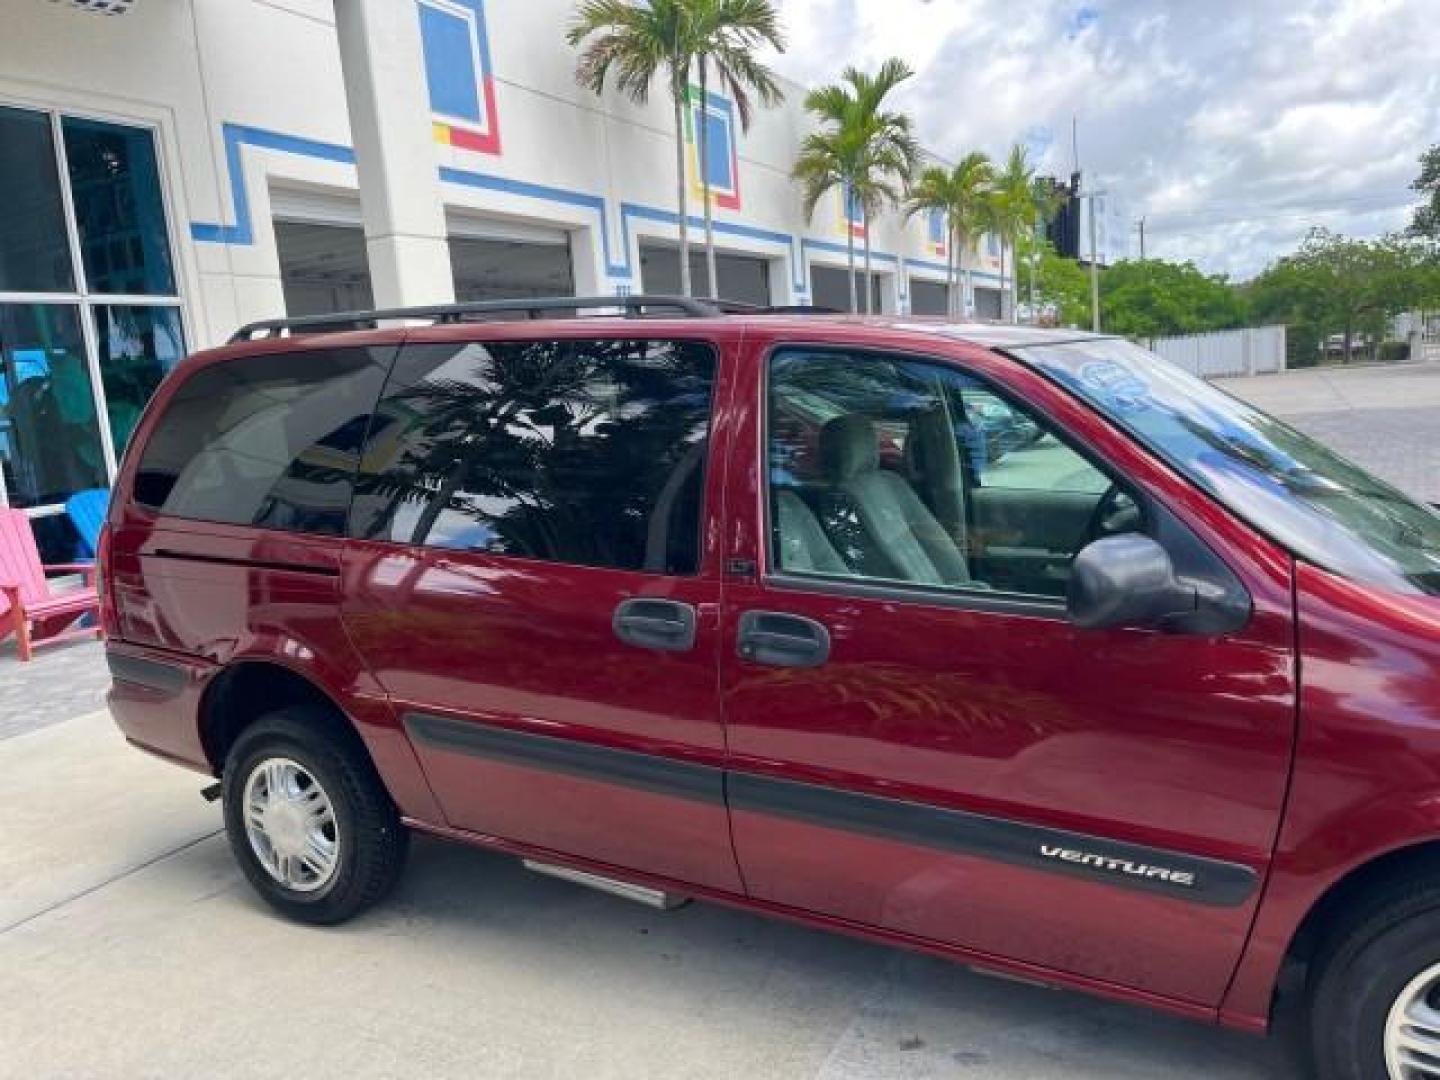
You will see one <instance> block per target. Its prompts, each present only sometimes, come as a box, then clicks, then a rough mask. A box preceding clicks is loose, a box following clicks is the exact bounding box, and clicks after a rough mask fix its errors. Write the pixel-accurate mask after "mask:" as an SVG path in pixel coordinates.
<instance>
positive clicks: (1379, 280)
mask: <svg viewBox="0 0 1440 1080" xmlns="http://www.w3.org/2000/svg"><path fill="white" fill-rule="evenodd" d="M1433 260H1434V252H1433V249H1431V248H1429V247H1427V245H1425V244H1424V243H1422V242H1419V241H1416V240H1414V239H1411V238H1407V237H1404V236H1393V235H1392V236H1385V237H1382V238H1380V239H1379V240H1355V239H1352V238H1350V237H1346V236H1341V235H1339V234H1338V233H1333V232H1330V231H1329V230H1328V229H1312V230H1311V231H1310V234H1309V235H1308V236H1307V237H1306V238H1305V241H1304V243H1302V244H1301V245H1300V248H1299V250H1297V251H1296V252H1295V253H1293V254H1291V255H1287V256H1285V257H1284V258H1281V259H1279V260H1277V261H1276V262H1275V263H1274V264H1272V265H1271V266H1269V267H1267V268H1266V270H1265V272H1264V273H1263V274H1261V275H1260V276H1259V277H1258V278H1256V279H1255V280H1254V281H1253V282H1251V284H1250V286H1249V289H1248V293H1249V296H1250V301H1251V305H1252V307H1253V309H1254V311H1255V313H1256V315H1257V316H1258V317H1260V318H1263V319H1279V320H1283V321H1284V322H1285V323H1286V324H1287V325H1288V326H1289V327H1290V333H1291V337H1292V338H1293V339H1294V347H1293V349H1292V357H1293V358H1294V360H1295V361H1296V362H1297V363H1301V364H1305V363H1315V362H1318V361H1319V359H1320V356H1321V349H1322V347H1323V346H1324V343H1325V341H1326V339H1327V338H1328V337H1329V336H1330V335H1332V334H1338V335H1340V338H1341V362H1342V363H1346V362H1348V361H1349V360H1350V358H1351V356H1352V355H1353V353H1354V351H1355V350H1354V344H1355V341H1356V337H1357V335H1364V336H1365V337H1366V338H1367V339H1368V341H1369V343H1370V349H1371V354H1372V356H1373V355H1377V354H1378V350H1379V343H1380V341H1381V339H1382V338H1383V337H1384V335H1385V333H1386V332H1387V330H1388V327H1389V323H1390V321H1391V320H1392V319H1393V318H1394V317H1395V316H1396V315H1398V314H1400V313H1401V312H1403V311H1408V310H1411V309H1413V308H1416V307H1421V306H1423V305H1424V304H1425V303H1426V302H1427V299H1429V298H1431V297H1433V296H1434V295H1435V292H1434V288H1435V287H1434V284H1433V282H1434V277H1433V274H1434V271H1433V265H1434V262H1433Z"/></svg>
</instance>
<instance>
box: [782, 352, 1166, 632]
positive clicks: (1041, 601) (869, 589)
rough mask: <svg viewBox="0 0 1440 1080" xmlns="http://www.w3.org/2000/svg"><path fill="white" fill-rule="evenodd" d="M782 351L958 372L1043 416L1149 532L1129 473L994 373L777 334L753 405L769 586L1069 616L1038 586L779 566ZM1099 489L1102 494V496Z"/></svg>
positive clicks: (943, 359)
mask: <svg viewBox="0 0 1440 1080" xmlns="http://www.w3.org/2000/svg"><path fill="white" fill-rule="evenodd" d="M787 352H811V353H833V354H836V355H843V356H849V357H852V358H855V357H869V358H874V359H878V360H883V361H889V362H895V361H899V362H902V363H919V364H927V365H930V366H932V367H938V368H942V369H945V370H948V371H952V372H955V373H957V374H960V375H963V376H964V377H965V378H968V379H971V380H973V381H974V382H976V383H977V384H979V385H980V386H981V387H982V388H983V389H985V390H988V391H990V392H991V393H993V394H994V395H995V396H996V397H998V398H999V399H1000V400H1001V401H1003V402H1005V403H1006V404H1007V405H1010V406H1011V407H1012V408H1019V409H1021V410H1022V411H1023V412H1025V413H1028V414H1030V415H1032V416H1034V417H1036V418H1037V419H1039V420H1041V421H1043V423H1044V425H1045V427H1046V430H1047V432H1048V433H1049V434H1050V435H1051V436H1053V437H1054V438H1056V439H1058V440H1059V441H1060V442H1061V443H1063V444H1064V445H1065V446H1066V447H1067V448H1068V449H1069V450H1071V451H1072V452H1073V453H1075V454H1076V455H1077V456H1079V457H1080V458H1081V459H1082V460H1084V461H1085V462H1087V463H1088V464H1089V465H1090V466H1091V467H1092V468H1094V469H1096V470H1097V471H1098V472H1099V473H1100V474H1101V475H1102V476H1104V477H1106V478H1108V479H1109V480H1110V483H1111V486H1112V487H1114V486H1116V485H1118V486H1119V487H1121V488H1122V489H1123V490H1124V491H1125V492H1126V493H1127V494H1128V495H1129V496H1130V497H1131V498H1132V499H1134V501H1135V504H1136V505H1137V506H1138V507H1139V509H1140V513H1141V515H1142V519H1141V529H1140V531H1141V532H1142V533H1145V534H1146V535H1149V534H1150V532H1151V531H1152V530H1153V528H1154V525H1155V514H1154V511H1153V510H1152V508H1151V501H1150V498H1149V496H1148V495H1146V494H1145V492H1144V491H1143V489H1141V488H1140V487H1139V486H1138V485H1137V484H1136V483H1135V482H1134V481H1133V480H1131V479H1129V478H1128V477H1125V476H1124V475H1123V474H1119V475H1117V474H1118V473H1119V470H1117V469H1116V468H1114V467H1113V466H1112V465H1110V464H1109V463H1108V462H1106V461H1105V460H1104V459H1103V458H1101V457H1100V455H1098V454H1097V453H1096V452H1095V451H1094V450H1093V449H1091V448H1090V447H1088V446H1086V445H1085V444H1083V443H1082V442H1081V441H1080V440H1079V439H1077V438H1076V437H1075V435H1074V434H1073V433H1072V432H1071V431H1070V430H1069V429H1067V428H1066V427H1065V426H1064V425H1063V424H1061V423H1060V422H1059V421H1057V420H1056V419H1055V418H1054V417H1053V416H1051V415H1050V413H1049V412H1047V411H1046V410H1045V409H1043V408H1041V407H1039V406H1038V405H1034V404H1032V403H1030V402H1028V401H1026V400H1025V399H1024V398H1022V397H1021V396H1020V395H1019V394H1017V393H1015V392H1014V391H1012V390H1011V389H1010V388H1009V387H1006V386H1004V385H1002V384H1000V383H999V382H997V381H996V380H995V379H993V378H991V377H989V376H986V375H983V374H981V373H979V372H977V371H976V370H975V369H974V368H973V367H971V366H970V365H967V364H965V363H964V362H963V361H960V360H956V359H954V358H952V357H949V356H943V355H940V354H937V353H928V352H923V351H910V350H907V349H893V348H886V347H884V346H879V347H877V346H873V345H845V344H837V343H835V342H833V341H821V342H810V341H806V340H803V339H800V340H794V341H777V342H774V343H773V344H772V345H770V347H769V348H767V349H766V351H765V353H764V355H763V357H762V358H761V363H760V378H759V379H758V380H757V382H758V384H759V385H758V390H757V396H758V408H759V410H760V415H759V423H758V424H757V425H756V427H757V429H758V431H759V445H758V448H757V456H756V459H755V460H756V465H757V467H758V468H759V469H760V472H761V476H760V484H759V491H760V505H759V507H758V520H759V523H760V533H761V545H760V548H761V550H760V554H761V569H760V575H759V579H760V583H761V584H762V585H763V586H765V587H767V588H774V589H779V590H784V591H794V592H818V593H824V594H828V595H832V596H853V597H856V598H858V599H870V600H889V601H896V602H899V603H906V604H924V605H926V606H930V607H950V608H958V609H961V610H965V611H978V612H984V613H990V614H1000V615H1027V616H1033V617H1036V618H1043V619H1049V620H1052V621H1057V622H1067V621H1068V616H1067V615H1066V605H1065V600H1064V598H1063V597H1053V596H1041V595H1038V594H1036V593H1017V592H1006V591H1003V590H1000V589H979V588H973V587H968V586H964V585H926V584H920V583H914V582H902V581H885V580H882V579H877V578H865V577H859V576H855V577H838V576H835V575H831V574H824V573H809V572H805V571H797V570H788V571H787V570H782V569H781V568H780V566H779V560H778V558H777V555H776V551H775V522H774V512H773V505H772V500H771V483H770V385H771V376H772V372H773V368H774V361H775V359H776V357H778V356H781V355H783V354H785V353H787ZM994 355H995V356H996V357H997V358H998V359H1006V357H1005V356H1004V354H1003V353H998V352H997V353H994ZM1108 491H1109V488H1107V489H1106V492H1102V493H1101V495H1100V498H1101V499H1103V498H1105V497H1106V494H1107V493H1108Z"/></svg>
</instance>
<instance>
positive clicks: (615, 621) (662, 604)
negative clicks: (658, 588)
mask: <svg viewBox="0 0 1440 1080" xmlns="http://www.w3.org/2000/svg"><path fill="white" fill-rule="evenodd" d="M610 625H611V626H612V627H613V628H614V630H615V636H616V637H618V638H619V639H620V640H621V641H623V642H625V644H626V645H634V646H635V647H636V648H640V649H659V650H660V651H662V652H686V651H688V650H689V649H692V648H694V647H695V608H694V606H693V605H691V604H682V603H681V602H680V601H678V600H653V599H650V598H648V597H642V598H637V599H634V600H622V601H621V602H620V604H619V606H617V607H616V608H615V615H614V617H613V618H612V619H611V620H610Z"/></svg>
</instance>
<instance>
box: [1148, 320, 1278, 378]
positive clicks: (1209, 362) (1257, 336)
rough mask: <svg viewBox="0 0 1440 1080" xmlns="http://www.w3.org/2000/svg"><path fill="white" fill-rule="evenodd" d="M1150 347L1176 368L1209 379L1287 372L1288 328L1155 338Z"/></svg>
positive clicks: (1255, 327) (1253, 327) (1257, 327)
mask: <svg viewBox="0 0 1440 1080" xmlns="http://www.w3.org/2000/svg"><path fill="white" fill-rule="evenodd" d="M1148 345H1149V347H1150V348H1151V349H1152V350H1153V351H1154V352H1156V353H1158V354H1159V355H1161V356H1163V357H1164V358H1165V359H1166V360H1169V361H1170V362H1171V363H1172V364H1175V365H1176V366H1178V367H1182V368H1184V369H1185V370H1186V371H1189V372H1192V373H1194V374H1196V375H1203V376H1205V377H1206V378H1215V377H1218V376H1222V375H1264V374H1267V373H1269V372H1274V371H1284V370H1285V327H1284V326H1252V327H1250V328H1248V329H1245V330H1220V331H1217V332H1216V333H1213V334H1189V335H1186V336H1185V337H1163V338H1153V339H1152V340H1151V341H1149V342H1148Z"/></svg>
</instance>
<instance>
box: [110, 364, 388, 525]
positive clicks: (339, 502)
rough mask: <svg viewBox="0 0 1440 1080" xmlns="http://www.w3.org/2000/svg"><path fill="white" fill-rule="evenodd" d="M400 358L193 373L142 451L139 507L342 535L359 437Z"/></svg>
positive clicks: (223, 366) (230, 367) (217, 367)
mask: <svg viewBox="0 0 1440 1080" xmlns="http://www.w3.org/2000/svg"><path fill="white" fill-rule="evenodd" d="M393 354H394V349H393V348H383V349H374V350H371V349H339V350H325V351H315V352H290V353H277V354H272V355H267V356H251V357H243V358H239V359H235V360H229V361H224V362H221V363H219V364H215V365H213V366H211V367H208V368H205V369H204V370H202V371H198V372H196V373H195V374H194V375H193V376H191V377H190V378H189V379H187V380H186V381H185V383H184V385H182V386H181V387H180V389H179V390H177V391H176V392H175V396H174V397H172V398H171V399H170V403H169V405H168V406H167V407H166V409H165V413H164V415H163V416H162V417H161V418H160V421H159V423H158V424H157V425H156V427H155V430H154V432H153V433H152V434H151V436H150V439H149V441H148V442H147V443H146V444H145V450H144V453H143V454H142V455H141V458H140V465H139V469H138V472H137V473H136V477H135V501H136V502H138V503H139V504H141V505H142V506H148V507H151V508H153V509H155V510H158V511H160V512H161V513H164V514H172V515H175V516H177V517H185V518H196V519H199V520H202V521H216V522H224V523H229V524H235V525H258V526H262V527H265V528H270V529H287V530H293V531H300V532H312V533H322V534H326V535H341V534H343V533H344V531H345V514H346V511H347V510H348V509H349V506H350V496H351V493H352V491H353V486H354V475H355V466H356V462H357V459H358V453H357V451H358V449H359V446H360V433H363V431H364V429H365V427H366V426H367V425H368V423H369V417H370V413H371V411H372V410H373V409H374V407H375V401H376V398H377V397H379V394H380V388H381V385H382V384H383V382H384V379H385V371H386V366H387V363H388V361H389V359H390V357H391V356H392V355H393Z"/></svg>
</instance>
